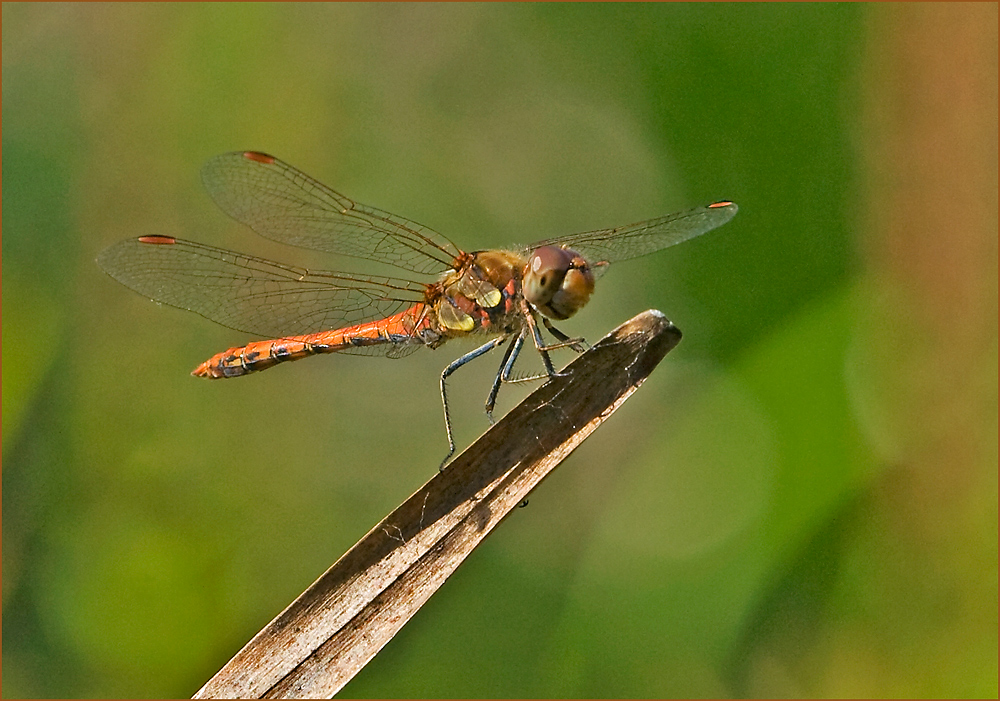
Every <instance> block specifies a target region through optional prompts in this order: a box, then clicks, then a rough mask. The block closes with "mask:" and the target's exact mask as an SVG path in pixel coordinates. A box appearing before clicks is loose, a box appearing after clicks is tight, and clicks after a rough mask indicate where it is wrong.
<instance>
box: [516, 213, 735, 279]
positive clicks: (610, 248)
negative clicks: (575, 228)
mask: <svg viewBox="0 0 1000 701" xmlns="http://www.w3.org/2000/svg"><path fill="white" fill-rule="evenodd" d="M736 211H737V207H736V205H735V204H734V203H732V202H716V203H715V204H710V205H708V206H707V207H698V208H696V209H690V210H688V211H686V212H677V213H676V214H668V215H667V216H665V217H659V218H658V219H650V220H648V221H643V222H638V223H636V224H629V225H627V226H619V227H617V228H614V229H601V230H599V231H585V232H583V233H580V234H570V235H569V236H559V237H556V238H552V239H546V240H544V241H538V242H537V243H534V244H532V245H531V246H530V247H526V248H525V249H524V250H526V251H531V250H534V249H536V248H538V247H540V246H567V247H568V248H572V249H574V250H575V251H577V252H579V253H580V254H582V255H583V257H584V258H586V259H587V260H588V261H590V262H591V264H593V265H595V266H601V265H602V264H603V266H602V267H606V266H607V264H608V263H614V262H616V261H620V260H628V259H629V258H637V257H639V256H644V255H646V254H648V253H653V252H655V251H658V250H660V249H661V248H666V247H667V246H673V245H674V244H677V243H681V242H682V241H687V240H688V239H691V238H694V237H695V236H700V235H701V234H704V233H705V232H706V231H711V230H712V229H715V228H716V227H719V226H722V225H723V224H725V223H726V222H727V221H729V220H730V219H732V218H733V216H734V215H735V214H736Z"/></svg>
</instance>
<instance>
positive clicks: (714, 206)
mask: <svg viewBox="0 0 1000 701" xmlns="http://www.w3.org/2000/svg"><path fill="white" fill-rule="evenodd" d="M732 204H733V203H732V202H716V203H715V204H710V205H708V208H709V209H719V208H721V207H730V206H732Z"/></svg>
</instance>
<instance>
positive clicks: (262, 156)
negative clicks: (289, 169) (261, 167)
mask: <svg viewBox="0 0 1000 701" xmlns="http://www.w3.org/2000/svg"><path fill="white" fill-rule="evenodd" d="M243 157H244V158H246V159H247V160H248V161H257V162H258V163H266V164H267V165H271V164H272V163H274V156H269V155H267V154H266V153H261V152H260V151H244V152H243Z"/></svg>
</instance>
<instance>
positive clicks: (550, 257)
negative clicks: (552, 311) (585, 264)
mask: <svg viewBox="0 0 1000 701" xmlns="http://www.w3.org/2000/svg"><path fill="white" fill-rule="evenodd" d="M572 260H573V259H572V256H571V255H570V254H569V252H567V251H566V249H563V248H559V247H557V246H542V247H541V248H539V249H536V250H535V251H534V252H533V253H532V254H531V256H530V257H529V258H528V266H527V269H526V270H525V271H524V281H523V284H522V292H523V294H524V298H525V299H526V300H528V301H529V302H531V303H532V304H533V305H535V306H536V307H544V306H546V305H547V304H548V303H549V300H551V299H552V296H553V295H554V294H555V293H556V292H558V291H559V288H560V287H561V286H562V282H563V278H565V277H566V271H567V270H569V268H570V265H571V263H572Z"/></svg>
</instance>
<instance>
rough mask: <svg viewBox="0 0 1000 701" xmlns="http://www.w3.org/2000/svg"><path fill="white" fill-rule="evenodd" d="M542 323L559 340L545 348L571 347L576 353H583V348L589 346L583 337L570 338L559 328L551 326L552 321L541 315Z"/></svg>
mask: <svg viewBox="0 0 1000 701" xmlns="http://www.w3.org/2000/svg"><path fill="white" fill-rule="evenodd" d="M542 323H543V324H545V328H547V329H548V330H549V333H550V334H552V335H553V336H555V337H556V340H558V341H559V343H558V344H554V345H551V346H549V347H548V348H547V350H551V349H554V348H567V347H568V348H572V349H573V350H575V351H576V352H577V353H583V352H584V351H585V350H587V349H588V348H590V345H589V344H588V343H587V342H586V341H585V340H584V339H583V338H570V337H569V336H567V335H566V334H564V333H563V332H562V331H560V330H559V329H557V328H556V327H555V326H553V325H552V322H551V321H549V320H548V319H547V318H545V317H542Z"/></svg>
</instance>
